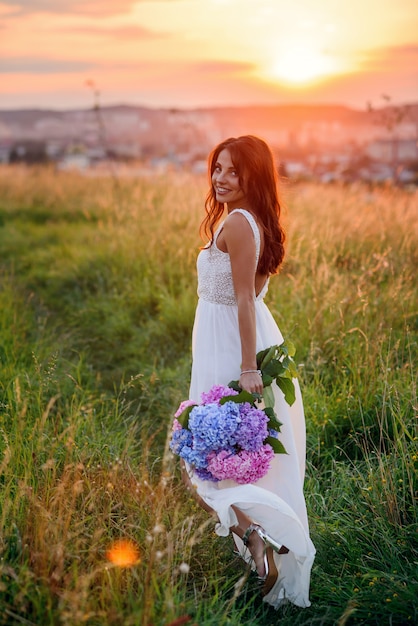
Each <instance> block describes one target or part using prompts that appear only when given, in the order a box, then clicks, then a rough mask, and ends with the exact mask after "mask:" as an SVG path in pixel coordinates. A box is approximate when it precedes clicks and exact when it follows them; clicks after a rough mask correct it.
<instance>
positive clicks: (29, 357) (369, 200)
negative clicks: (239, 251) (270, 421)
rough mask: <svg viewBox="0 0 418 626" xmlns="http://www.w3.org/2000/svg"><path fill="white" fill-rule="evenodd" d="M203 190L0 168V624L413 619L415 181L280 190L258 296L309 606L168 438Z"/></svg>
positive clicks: (417, 348) (184, 349)
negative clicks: (242, 543)
mask: <svg viewBox="0 0 418 626" xmlns="http://www.w3.org/2000/svg"><path fill="white" fill-rule="evenodd" d="M205 191H206V186H205V181H204V180H203V179H196V178H191V177H189V176H187V175H175V176H167V177H156V178H150V179H141V180H137V179H126V180H122V181H119V184H118V185H117V186H115V183H114V181H112V179H111V178H100V179H90V178H83V177H81V176H78V175H75V174H64V173H54V172H53V171H52V170H48V169H40V170H36V169H23V168H22V169H21V168H14V169H10V168H3V169H0V251H1V252H0V255H1V256H0V484H1V490H0V623H1V624H36V625H40V624H42V626H48V625H51V626H56V625H59V626H61V625H63V626H79V625H80V624H87V625H89V626H96V625H97V626H116V625H119V624H124V625H127V626H129V625H131V624H132V625H137V624H141V625H144V626H151V625H154V626H169V625H170V624H176V623H177V624H180V623H188V624H199V626H210V625H213V626H215V625H216V626H217V625H219V624H224V625H231V626H238V625H239V626H241V625H248V626H250V625H251V626H253V625H254V626H256V625H270V624H276V623H280V624H283V625H288V626H293V625H305V624H306V625H308V624H309V625H310V624H318V625H319V624H335V625H338V626H343V625H344V624H375V625H378V626H380V625H382V624H393V625H403V624H413V623H416V621H417V619H418V615H417V613H418V611H417V601H416V597H417V592H418V589H417V580H416V571H417V542H416V530H417V526H416V522H417V515H416V502H415V498H416V491H417V485H416V469H417V460H418V457H417V432H416V412H417V391H416V380H417V379H416V367H415V366H416V362H417V357H418V343H417V336H418V332H417V331H418V292H417V289H416V275H417V270H418V253H417V250H418V245H417V243H418V242H417V239H418V215H417V213H416V204H417V196H416V194H412V193H410V192H404V191H400V190H396V189H391V188H380V189H373V190H370V189H366V188H362V187H339V186H337V185H336V186H328V187H327V186H319V185H307V186H301V187H296V188H287V189H286V190H285V195H286V196H287V204H288V210H287V212H286V222H287V223H288V254H287V258H286V264H285V266H284V268H283V271H282V273H281V275H280V276H279V277H277V278H275V279H273V280H272V281H271V288H270V292H269V295H268V304H269V306H270V307H271V309H272V311H273V313H274V315H275V317H276V319H277V321H278V323H279V325H280V327H281V329H282V330H283V333H284V335H285V336H287V337H289V338H291V339H292V340H293V342H294V343H295V344H296V346H297V350H298V352H297V361H298V363H299V371H300V379H301V384H302V388H303V394H304V402H305V411H306V419H307V439H308V455H307V457H308V458H307V461H308V463H307V478H306V485H305V491H306V499H307V505H308V511H309V518H310V523H311V533H312V538H313V541H314V543H315V545H316V547H317V550H318V552H317V557H316V560H315V563H314V567H313V571H312V581H311V601H312V606H311V607H310V608H308V609H304V610H300V609H297V608H295V607H292V606H285V607H284V608H282V609H280V610H279V611H278V612H276V611H274V610H273V609H271V608H270V607H268V606H266V605H265V604H263V603H262V601H261V599H260V595H259V593H258V591H257V588H256V582H255V580H253V578H252V576H249V577H248V572H247V571H246V570H245V568H244V567H243V565H242V563H241V562H240V561H238V560H237V559H236V557H235V556H234V554H233V545H232V541H231V539H224V538H219V537H217V536H216V535H215V534H214V520H213V519H211V518H209V519H208V518H207V516H206V514H205V513H204V512H203V511H201V510H200V509H198V508H197V507H196V505H195V504H194V502H193V501H192V500H191V499H190V498H189V497H187V495H186V492H185V491H184V489H183V488H182V484H181V481H180V477H179V472H178V466H177V464H176V462H175V460H174V459H173V458H172V456H171V455H170V454H168V453H167V431H168V428H169V425H170V421H171V416H172V414H173V411H174V410H175V409H176V408H177V405H178V403H179V401H180V400H182V399H184V398H185V397H186V396H187V390H188V380H189V370H190V340H191V327H192V324H193V315H194V308H195V304H196V273H195V262H196V254H197V252H198V247H199V245H200V240H199V238H198V226H199V222H200V219H201V217H202V205H203V199H204V196H205ZM118 538H124V539H128V540H131V541H132V542H134V543H135V544H136V545H138V546H139V550H140V561H139V562H138V563H137V564H136V565H134V566H133V567H130V568H118V567H116V566H114V565H112V564H111V563H110V562H109V560H108V559H107V557H106V553H107V550H108V549H109V547H110V546H111V545H112V542H113V541H114V540H115V539H118ZM183 563H186V564H187V565H188V566H189V572H188V573H184V572H183V571H182V570H184V566H182V567H180V565H181V564H183ZM176 620H178V621H177V622H176Z"/></svg>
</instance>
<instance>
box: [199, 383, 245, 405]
mask: <svg viewBox="0 0 418 626" xmlns="http://www.w3.org/2000/svg"><path fill="white" fill-rule="evenodd" d="M236 395H238V391H235V389H231V387H225V386H224V385H213V387H211V388H210V389H209V391H207V392H203V393H202V395H201V396H200V397H201V399H202V404H211V403H212V402H219V400H220V399H221V398H224V397H225V396H236Z"/></svg>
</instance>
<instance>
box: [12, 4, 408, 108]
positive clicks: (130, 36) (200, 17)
mask: <svg viewBox="0 0 418 626" xmlns="http://www.w3.org/2000/svg"><path fill="white" fill-rule="evenodd" d="M88 81H94V83H95V85H97V87H98V89H99V90H100V102H101V104H102V105H106V104H122V103H124V104H136V105H145V106H152V107H182V108H193V107H200V106H217V105H246V104H273V103H277V104H280V103H289V102H306V103H333V104H347V105H350V106H354V107H356V108H364V107H365V106H366V103H367V102H371V103H372V104H374V105H376V106H380V105H382V104H383V103H384V101H383V99H382V94H387V95H388V96H390V97H391V100H392V102H393V103H405V102H418V2H417V0H286V1H284V0H152V1H150V0H149V1H143V0H137V1H135V0H7V1H6V2H4V1H2V0H0V109H8V108H30V107H41V108H58V109H66V108H75V107H81V108H87V107H89V106H91V104H92V97H93V96H92V92H91V89H89V87H88V86H87V82H88Z"/></svg>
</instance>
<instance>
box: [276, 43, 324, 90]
mask: <svg viewBox="0 0 418 626" xmlns="http://www.w3.org/2000/svg"><path fill="white" fill-rule="evenodd" d="M335 71H336V64H335V61H334V60H333V58H332V57H331V56H329V55H327V54H325V53H323V52H320V51H319V50H315V49H314V48H313V47H310V46H308V45H305V44H303V43H301V44H294V45H289V46H287V47H286V48H285V49H284V51H282V52H281V53H280V55H279V56H278V57H277V59H276V61H275V63H274V64H273V66H272V67H271V70H270V74H271V75H272V76H273V77H274V78H275V79H276V80H277V79H278V80H280V81H281V82H284V83H288V84H291V85H294V86H297V85H300V86H303V85H306V84H309V83H312V82H315V81H317V80H319V79H321V78H325V77H326V76H329V75H331V74H334V73H335Z"/></svg>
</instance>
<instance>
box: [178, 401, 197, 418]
mask: <svg viewBox="0 0 418 626" xmlns="http://www.w3.org/2000/svg"><path fill="white" fill-rule="evenodd" d="M195 404H196V402H195V401H194V400H183V402H180V406H179V408H178V409H177V411H176V412H175V413H174V417H179V416H180V415H181V414H182V413H183V411H184V409H187V407H188V406H194V405H195Z"/></svg>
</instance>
